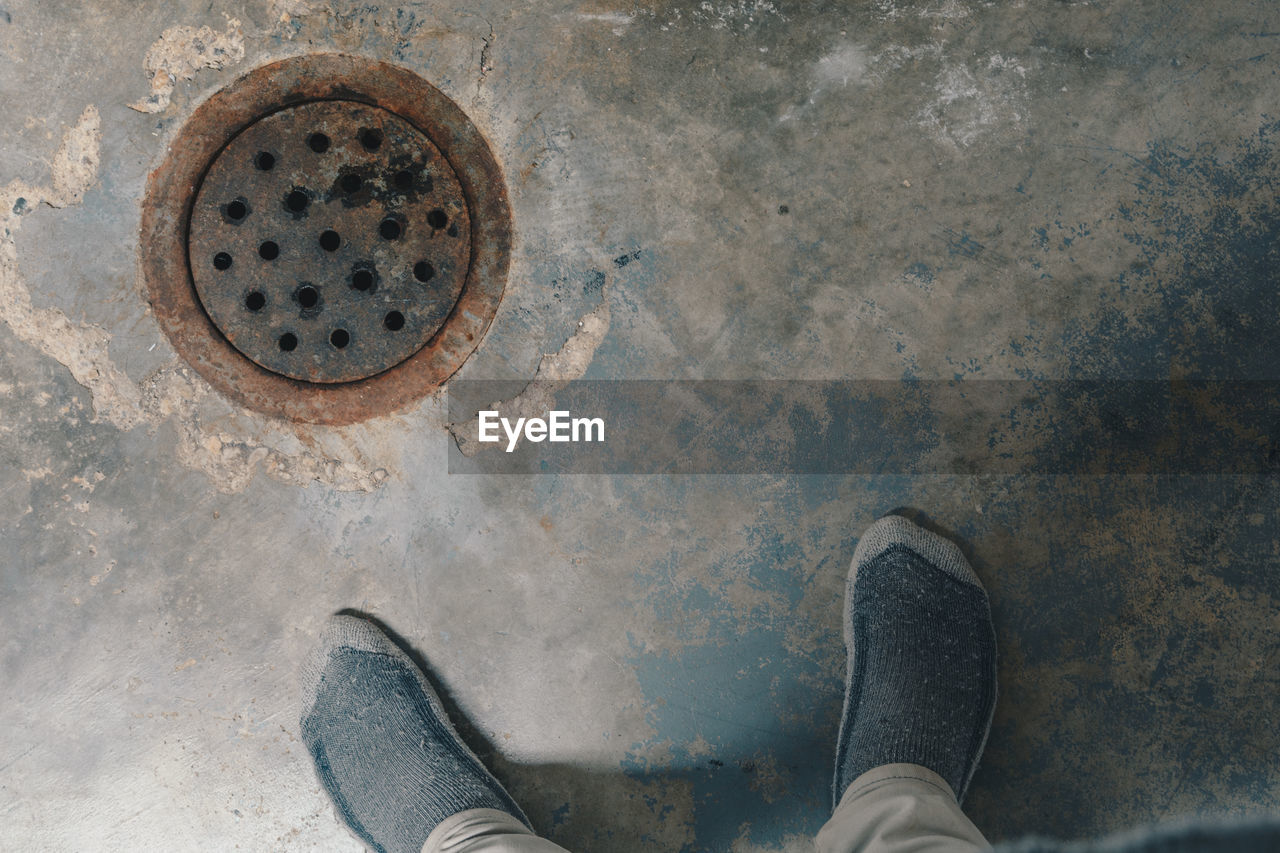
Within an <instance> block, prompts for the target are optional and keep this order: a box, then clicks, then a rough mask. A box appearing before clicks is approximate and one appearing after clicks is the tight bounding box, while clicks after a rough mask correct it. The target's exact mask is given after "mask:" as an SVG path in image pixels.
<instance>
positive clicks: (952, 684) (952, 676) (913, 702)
mask: <svg viewBox="0 0 1280 853" xmlns="http://www.w3.org/2000/svg"><path fill="white" fill-rule="evenodd" d="M844 637H845V645H846V646H847V647H848V650H849V662H848V670H847V673H846V680H845V703H844V717H843V720H842V721H841V724H840V737H839V741H838V743H837V746H836V775H835V784H834V786H833V794H834V797H835V803H836V804H838V803H839V802H840V798H841V797H842V796H844V792H845V790H846V789H847V788H848V787H849V783H851V782H853V780H855V779H857V778H858V777H859V776H861V775H862V774H863V773H865V772H867V771H868V770H871V769H872V768H875V767H879V766H881V765H884V764H898V763H906V764H918V765H921V766H923V767H927V768H929V769H930V770H932V771H933V772H935V773H937V774H938V775H939V776H941V777H942V778H943V779H945V780H947V783H948V784H949V785H950V786H951V789H952V791H953V792H954V793H955V795H956V799H957V800H963V799H964V795H965V793H966V791H967V790H968V788H969V781H970V780H971V779H972V778H973V772H974V770H975V769H977V765H978V757H979V756H980V755H981V754H982V747H983V746H984V745H985V744H986V740H987V733H988V731H990V729H991V716H992V713H993V712H994V711H995V705H996V638H995V629H994V627H993V625H992V622H991V608H990V605H989V604H988V601H987V594H986V591H985V590H984V589H983V588H982V584H981V582H980V581H979V580H978V576H977V575H975V574H974V572H973V569H972V568H971V567H970V566H969V563H968V561H966V560H965V558H964V555H963V554H961V553H960V549H959V548H957V547H956V546H955V545H954V544H953V543H951V542H948V541H947V540H946V539H943V538H942V537H941V536H938V535H936V534H934V533H931V532H929V531H927V530H924V529H923V528H921V527H919V526H917V525H915V524H913V523H912V522H910V521H908V520H907V519H905V518H902V517H900V516H893V515H891V516H885V517H884V518H881V519H880V520H879V521H877V522H876V523H875V524H873V525H871V527H870V528H868V529H867V531H866V533H865V534H863V536H862V538H861V539H860V540H859V542H858V547H857V548H856V549H855V550H854V554H853V567H852V568H851V569H850V572H849V580H848V584H847V586H846V588H845V623H844Z"/></svg>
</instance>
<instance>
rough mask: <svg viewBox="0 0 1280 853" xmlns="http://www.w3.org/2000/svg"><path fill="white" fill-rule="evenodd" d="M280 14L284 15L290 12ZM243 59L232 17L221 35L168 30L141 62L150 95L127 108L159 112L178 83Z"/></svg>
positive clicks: (187, 28)
mask: <svg viewBox="0 0 1280 853" xmlns="http://www.w3.org/2000/svg"><path fill="white" fill-rule="evenodd" d="M276 5H277V6H281V5H284V6H288V7H289V8H290V9H293V8H295V7H298V6H302V7H306V5H307V4H306V3H302V2H299V0H293V2H289V3H280V2H277V4H276ZM282 14H283V15H285V16H287V15H288V14H289V13H288V12H284V13H282ZM283 19H284V18H283V17H282V20H283ZM242 59H244V32H243V31H242V30H241V29H240V21H239V20H237V19H235V18H229V19H228V20H227V29H226V31H225V32H221V33H218V32H214V30H213V29H212V28H211V27H190V26H180V27H170V28H169V29H167V30H165V31H164V33H162V34H161V36H160V38H159V39H157V40H156V42H155V43H154V44H153V45H151V47H150V49H148V50H147V55H146V58H145V59H144V60H143V62H142V67H143V70H145V71H146V73H147V77H148V79H150V81H151V93H150V94H149V95H147V96H146V97H145V98H142V99H140V100H138V101H136V102H134V103H132V104H129V108H130V109H134V110H137V111H138V112H140V113H158V112H162V111H163V110H164V109H166V108H167V107H168V106H169V101H170V99H171V98H172V97H173V89H174V87H175V86H177V84H178V81H179V80H190V79H191V78H192V77H194V76H195V74H196V72H197V71H199V70H201V69H203V68H225V67H227V66H228V65H234V64H236V63H237V62H239V61H240V60H242Z"/></svg>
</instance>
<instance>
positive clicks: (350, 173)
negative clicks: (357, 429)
mask: <svg viewBox="0 0 1280 853" xmlns="http://www.w3.org/2000/svg"><path fill="white" fill-rule="evenodd" d="M142 241H143V242H142V257H143V271H144V275H145V277H146V280H147V287H148V292H149V295H150V297H151V302H152V306H153V309H154V311H155V314H156V317H157V319H158V320H159V321H160V323H161V325H162V327H163V328H164V330H165V332H166V333H167V334H168V336H169V338H170V340H171V341H172V342H173V343H174V345H175V347H176V348H177V349H178V351H179V353H180V354H181V355H183V356H184V357H185V358H186V359H187V360H188V361H189V362H190V363H191V364H192V366H193V367H195V368H196V370H198V371H199V372H200V373H201V374H202V375H203V376H205V378H206V379H208V380H209V381H210V382H211V383H212V384H213V385H214V386H215V387H217V388H218V389H220V390H221V391H222V392H223V393H225V394H227V395H228V396H230V397H232V398H234V399H236V400H238V401H240V402H242V403H244V404H245V405H248V406H250V407H251V408H254V409H258V410H260V411H265V412H267V413H270V414H273V415H280V416H284V417H288V418H292V419H295V420H303V421H313V422H320V423H333V424H341V423H350V422H353V421H358V420H362V419H364V418H367V417H370V416H373V415H377V414H381V413H384V412H387V411H390V410H393V409H395V408H399V407H401V406H403V405H405V404H406V403H408V402H411V401H412V400H414V399H416V398H418V397H420V396H422V395H423V394H426V393H428V392H430V391H431V390H432V389H434V388H435V387H437V386H438V385H440V384H441V383H442V382H443V381H444V380H445V379H447V378H448V377H449V375H451V374H452V373H453V372H454V371H455V370H456V369H457V368H458V367H459V366H460V365H461V364H462V362H463V361H464V360H465V359H466V357H467V356H468V355H470V353H471V352H472V351H473V350H474V348H475V346H476V345H477V343H478V341H479V339H480V336H481V335H482V334H483V333H484V331H485V329H486V328H487V327H488V324H489V322H490V321H491V320H492V317H493V314H494V313H495V311H496V309H497V305H498V302H499V300H500V299H501V296H502V291H503V288H504V286H505V276H506V268H507V260H508V254H509V246H510V214H509V210H508V207H507V202H506V192H505V188H504V185H503V182H502V176H501V172H500V170H499V169H498V166H497V164H496V162H495V161H494V159H493V157H492V155H491V153H490V151H489V149H488V146H487V145H486V144H485V142H484V139H483V137H482V136H481V135H480V133H479V131H478V130H476V128H475V127H474V125H472V124H471V122H470V120H469V119H467V117H466V116H465V115H464V114H463V113H462V112H461V110H460V109H459V108H458V107H457V106H456V105H455V104H454V103H453V102H452V101H450V100H449V99H448V98H447V97H445V96H444V95H443V94H442V93H440V92H439V91H438V90H436V89H435V88H434V87H432V86H430V84H428V83H427V82H426V81H424V80H422V79H421V78H419V77H417V76H415V75H413V74H412V73H410V72H408V71H405V70H404V69H400V68H396V67H394V66H390V65H386V64H384V63H378V62H370V61H367V60H362V59H357V58H354V57H347V56H329V55H324V56H310V57H300V58H296V59H291V60H285V61H283V62H278V63H275V64H273V65H268V66H265V67H263V68H260V69H258V70H256V71H253V72H251V73H250V74H248V75H247V76H245V77H243V78H241V79H240V80H238V81H236V82H235V83H233V84H232V85H231V86H229V87H227V88H226V89H223V90H222V91H221V92H219V93H217V94H216V95H214V96H213V97H212V98H210V99H209V101H207V102H205V103H204V104H203V105H202V106H201V107H200V108H199V109H197V110H196V112H195V114H194V115H193V116H192V117H191V119H190V120H189V121H188V122H187V123H186V125H184V127H183V129H182V131H181V132H180V134H179V138H178V139H177V140H175V142H174V144H173V145H172V147H171V154H170V156H169V158H168V159H167V160H166V161H165V163H164V164H163V165H162V166H161V167H160V168H159V169H157V170H156V172H155V173H153V174H152V176H151V181H150V184H149V186H148V193H147V202H146V206H145V208H144V211H143V228H142Z"/></svg>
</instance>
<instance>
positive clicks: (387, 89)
mask: <svg viewBox="0 0 1280 853" xmlns="http://www.w3.org/2000/svg"><path fill="white" fill-rule="evenodd" d="M314 101H353V102H358V103H361V104H367V105H371V106H374V107H378V108H380V109H383V110H386V111H388V112H391V113H393V114H395V115H396V116H398V117H400V118H401V119H403V120H405V121H407V122H408V123H409V124H411V125H412V126H413V127H414V128H416V129H417V130H418V131H420V132H421V133H423V134H424V135H426V136H427V137H428V138H429V139H430V140H431V142H432V143H433V144H434V145H435V147H436V148H437V149H438V150H439V151H440V153H441V154H442V155H443V156H444V158H445V159H446V160H447V161H448V164H449V166H450V167H451V168H452V170H453V173H454V174H455V175H456V176H457V180H458V183H459V184H460V185H461V189H462V194H463V197H464V198H465V201H466V206H467V209H468V210H469V211H470V215H471V228H470V241H471V245H470V265H469V268H468V270H467V274H466V278H465V280H464V282H463V285H462V289H461V292H460V294H459V295H458V298H457V301H456V302H455V303H454V305H453V309H452V311H450V312H449V314H448V316H447V317H446V318H445V320H444V322H443V324H442V325H441V326H440V328H439V330H438V331H437V332H436V333H435V334H434V336H432V337H431V338H430V340H428V341H427V343H426V344H425V345H424V346H423V347H422V348H421V349H420V350H418V351H417V352H416V353H414V354H413V355H411V356H410V357H408V358H407V359H406V360H404V361H402V362H400V363H399V364H397V365H395V366H393V367H390V368H389V369H387V370H385V371H384V372H382V373H378V374H377V375H374V376H371V377H369V378H365V379H359V380H356V381H350V382H336V383H335V382H330V383H320V382H305V381H300V380H298V379H293V378H289V377H287V376H283V375H280V374H278V373H273V372H272V371H270V370H267V369H265V368H263V367H262V366H260V365H258V364H256V363H254V362H253V361H251V360H250V359H249V358H247V357H246V356H245V355H243V354H242V353H241V352H239V351H238V350H237V349H236V348H235V347H234V346H233V345H232V344H231V343H230V342H229V341H228V340H227V339H226V337H224V336H223V334H222V333H221V332H220V331H219V330H218V328H217V326H215V325H214V323H213V322H212V321H211V320H210V318H209V316H208V314H207V313H206V312H205V310H204V308H203V307H202V304H201V302H200V299H199V296H198V294H197V292H196V288H195V283H194V279H193V277H192V271H191V268H190V265H189V262H188V251H187V238H188V233H189V229H190V224H191V216H192V209H193V204H194V200H195V195H196V191H197V189H198V188H199V187H200V185H201V182H202V180H203V178H204V175H205V173H206V172H207V170H208V169H209V167H210V164H212V163H213V161H214V160H215V158H216V157H217V156H218V154H219V153H220V152H221V151H222V150H223V149H224V148H226V146H227V145H228V144H229V143H230V141H231V140H232V139H234V138H235V137H236V135H237V134H239V133H240V132H241V131H243V130H244V129H245V128H247V127H249V126H250V125H252V124H254V123H255V122H257V121H259V120H260V119H262V118H264V117H265V116H268V115H270V114H272V113H275V112H277V111H280V110H282V109H287V108H289V107H295V106H298V105H301V104H305V103H309V102H314ZM511 237H512V232H511V218H510V208H509V205H508V203H507V193H506V184H505V182H504V181H503V177H502V172H501V169H500V168H499V166H498V163H497V161H496V160H495V158H494V156H493V154H492V152H491V151H490V149H489V146H488V144H487V143H486V142H485V139H484V137H483V136H482V135H481V133H480V131H479V130H478V129H477V128H476V127H475V125H473V124H472V123H471V120H470V119H469V118H468V117H467V116H466V114H465V113H463V112H462V110H461V109H460V108H459V107H458V106H457V105H456V104H455V103H454V102H453V101H452V100H450V99H449V98H448V97H447V96H446V95H444V94H443V93H442V92H440V91H439V90H438V89H436V88H435V87H434V86H432V85H431V84H430V83H428V82H426V81H425V80H423V79H422V78H420V77H418V76H417V75H416V74H413V73H412V72H410V71H407V70H405V69H403V68H399V67H396V66H393V65H389V64H387V63H383V62H377V61H373V60H368V59H363V58H359V57H354V56H346V55H338V54H320V55H310V56H301V57H295V58H292V59H285V60H282V61H279V62H275V63H272V64H270V65H265V66H262V67H260V68H257V69H255V70H253V71H251V72H249V73H248V74H246V75H245V76H243V77H241V78H240V79H238V80H236V81H235V82H233V83H232V84H231V85H229V86H227V87H226V88H224V89H222V90H220V91H219V92H217V93H215V94H214V95H213V96H212V97H210V98H209V99H208V100H207V101H205V102H204V103H203V104H201V105H200V106H199V107H198V108H197V109H196V110H195V112H194V113H193V114H192V116H191V118H190V119H188V120H187V122H186V124H184V125H183V127H182V129H181V131H179V133H178V135H177V137H176V138H175V139H174V140H173V143H172V145H171V147H170V150H169V154H168V156H167V157H166V158H165V160H164V162H163V163H161V165H160V166H159V167H158V168H157V169H156V170H155V171H154V172H152V173H151V176H150V179H149V181H148V185H147V195H146V200H145V203H144V205H143V211H142V228H141V233H140V240H141V247H140V256H141V259H142V271H143V276H144V279H145V282H146V287H147V293H148V297H149V299H150V302H151V307H152V310H153V312H154V314H155V316H156V319H157V321H158V322H159V324H160V326H161V328H162V329H163V330H164V332H165V334H166V336H167V337H168V338H169V340H170V341H171V342H172V344H173V346H174V348H175V349H176V350H177V351H178V353H179V354H180V355H182V356H183V358H185V359H186V360H187V361H188V362H189V363H190V364H191V365H192V367H193V368H195V370H197V371H198V372H199V373H200V375H201V376H203V377H204V378H205V379H206V380H207V381H208V382H209V383H210V384H211V385H212V386H213V387H214V388H216V389H217V390H218V391H220V392H221V393H223V394H225V395H226V396H227V397H229V398H231V399H232V400H234V401H236V402H238V403H240V404H242V405H244V406H246V407H248V408H250V409H253V410H255V411H259V412H263V413H266V414H269V415H273V416H276V417H282V418H287V419H290V420H294V421H303V422H309V423H322V424H331V425H342V424H350V423H355V422H357V421H362V420H365V419H368V418H370V417H375V416H377V415H380V414H385V413H388V412H392V411H395V410H397V409H400V408H403V407H404V406H406V405H408V404H409V403H411V402H413V401H414V400H417V399H419V398H421V397H422V396H424V395H425V394H428V393H430V392H431V391H432V390H434V389H435V388H437V387H439V386H440V385H441V384H442V383H444V381H445V380H447V379H448V378H449V377H450V376H451V375H452V374H453V373H454V372H455V371H456V370H457V369H458V368H459V367H460V366H461V365H462V363H463V362H464V361H466V359H467V357H468V356H470V355H471V353H472V352H473V351H474V350H475V348H476V346H477V345H478V344H479V342H480V339H481V338H482V337H483V335H484V333H485V331H486V330H487V329H488V327H489V324H490V322H492V320H493V317H494V314H495V313H496V312H497V308H498V304H499V302H500V301H501V299H502V294H503V291H504V289H505V286H506V276H507V268H508V264H509V259H510V251H511Z"/></svg>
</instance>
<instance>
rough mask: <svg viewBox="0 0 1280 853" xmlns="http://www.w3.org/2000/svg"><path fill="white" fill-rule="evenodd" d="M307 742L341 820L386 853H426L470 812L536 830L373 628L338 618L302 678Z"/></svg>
mask: <svg viewBox="0 0 1280 853" xmlns="http://www.w3.org/2000/svg"><path fill="white" fill-rule="evenodd" d="M301 680H302V738H303V741H304V742H305V743H306V745H307V750H308V751H310V753H311V757H312V758H313V759H314V760H315V764H316V772H317V774H318V775H319V777H320V782H321V784H322V785H323V786H324V788H325V790H326V791H327V792H328V793H329V796H330V798H331V799H332V800H333V804H334V807H335V808H336V809H337V812H338V816H339V817H341V818H342V820H343V822H345V823H346V825H347V827H348V828H349V829H350V830H351V831H352V832H353V833H354V834H355V835H356V836H357V837H358V838H359V839H360V840H361V841H363V842H364V843H365V844H367V845H368V846H369V847H370V848H372V849H373V850H375V851H378V853H402V851H403V853H419V851H421V850H422V843H423V842H424V841H426V840H427V836H428V835H430V834H431V830H433V829H435V828H436V826H437V825H438V824H439V823H440V822H441V821H442V820H444V819H445V818H447V817H449V816H450V815H452V814H456V813H458V812H461V811H466V810H467V809H477V808H490V809H500V810H501V811H504V812H507V813H509V814H511V815H513V816H515V817H517V818H519V819H520V820H521V821H524V823H525V824H526V825H528V823H529V821H528V819H527V818H525V816H524V813H523V812H521V811H520V808H519V806H517V805H516V804H515V802H514V801H513V800H512V799H511V797H510V796H509V795H508V794H507V792H506V791H504V790H503V788H502V786H501V785H500V784H498V781H497V780H496V779H494V778H493V776H492V775H490V774H489V771H487V770H485V768H484V766H483V765H482V764H481V763H480V760H479V759H478V758H476V756H475V754H474V753H472V752H471V750H469V749H468V748H467V747H466V745H465V744H463V742H462V741H461V740H459V739H458V735H457V732H455V731H454V729H453V726H452V725H450V724H449V719H448V717H447V716H446V715H445V712H444V708H443V707H441V705H440V699H439V697H437V696H436V694H435V691H434V690H432V689H431V685H429V684H428V683H427V680H426V677H425V676H424V675H423V674H422V671H421V670H420V669H418V667H417V666H416V665H415V664H414V662H413V661H412V660H411V659H410V658H409V656H408V655H406V654H405V653H404V652H403V651H401V650H400V649H399V648H398V647H397V646H396V645H395V644H394V643H392V642H391V640H390V638H388V637H387V635H386V634H384V633H383V632H382V631H381V630H379V629H378V628H377V626H375V625H374V624H373V623H372V622H369V621H368V620H365V619H358V618H356V617H353V616H334V617H333V618H332V619H330V620H329V622H328V624H327V625H325V628H324V631H323V632H322V634H321V636H320V643H319V646H318V647H317V648H316V651H315V652H314V654H313V655H312V658H311V660H310V662H309V663H308V664H307V665H306V666H305V667H304V668H303V670H302V675H301Z"/></svg>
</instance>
